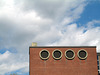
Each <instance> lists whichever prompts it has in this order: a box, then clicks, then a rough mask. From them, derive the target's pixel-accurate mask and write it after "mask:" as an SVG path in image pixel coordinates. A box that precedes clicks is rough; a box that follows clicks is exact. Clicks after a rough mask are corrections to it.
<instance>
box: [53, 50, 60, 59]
mask: <svg viewBox="0 0 100 75" xmlns="http://www.w3.org/2000/svg"><path fill="white" fill-rule="evenodd" d="M52 56H53V58H54V59H57V60H59V59H61V57H62V52H61V51H60V50H58V49H56V50H54V51H53V53H52Z"/></svg>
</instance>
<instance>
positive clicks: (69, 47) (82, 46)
mask: <svg viewBox="0 0 100 75" xmlns="http://www.w3.org/2000/svg"><path fill="white" fill-rule="evenodd" d="M29 48H96V46H30V47H29Z"/></svg>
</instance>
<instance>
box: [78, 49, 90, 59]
mask: <svg viewBox="0 0 100 75" xmlns="http://www.w3.org/2000/svg"><path fill="white" fill-rule="evenodd" d="M80 51H85V52H86V56H85V57H84V58H82V57H80V56H79V52H80ZM77 56H78V58H79V59H81V60H85V59H86V58H87V57H88V52H87V51H86V50H85V49H80V50H79V51H78V53H77Z"/></svg>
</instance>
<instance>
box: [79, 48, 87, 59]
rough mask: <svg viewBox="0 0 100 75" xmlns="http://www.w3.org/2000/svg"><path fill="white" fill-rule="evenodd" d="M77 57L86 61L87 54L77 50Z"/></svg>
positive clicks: (84, 51)
mask: <svg viewBox="0 0 100 75" xmlns="http://www.w3.org/2000/svg"><path fill="white" fill-rule="evenodd" d="M77 55H78V57H79V58H80V59H83V60H84V59H86V58H87V56H88V53H87V51H86V50H83V49H82V50H79V51H78V54H77Z"/></svg>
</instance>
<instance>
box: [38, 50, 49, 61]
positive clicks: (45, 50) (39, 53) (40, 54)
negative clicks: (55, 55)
mask: <svg viewBox="0 0 100 75" xmlns="http://www.w3.org/2000/svg"><path fill="white" fill-rule="evenodd" d="M43 51H47V52H48V54H49V55H48V57H46V58H43V57H42V56H41V52H43ZM39 56H40V58H41V59H42V60H47V59H48V58H49V57H50V52H49V51H48V50H46V49H42V50H41V51H40V52H39Z"/></svg>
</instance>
